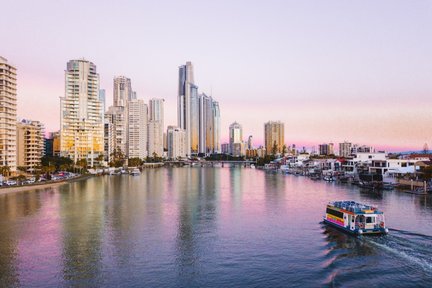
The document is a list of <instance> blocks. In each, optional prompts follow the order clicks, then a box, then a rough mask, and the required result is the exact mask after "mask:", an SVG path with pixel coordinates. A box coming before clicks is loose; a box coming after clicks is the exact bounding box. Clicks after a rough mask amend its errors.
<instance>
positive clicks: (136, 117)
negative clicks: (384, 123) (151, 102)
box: [128, 99, 147, 159]
mask: <svg viewBox="0 0 432 288" xmlns="http://www.w3.org/2000/svg"><path fill="white" fill-rule="evenodd" d="M128 146H129V149H128V157H129V158H135V157H138V158H140V159H144V158H145V157H147V105H146V104H144V100H141V99H132V100H130V101H128Z"/></svg>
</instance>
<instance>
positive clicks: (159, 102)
mask: <svg viewBox="0 0 432 288" xmlns="http://www.w3.org/2000/svg"><path fill="white" fill-rule="evenodd" d="M164 101H165V100H164V99H158V98H153V99H150V101H149V110H150V111H149V122H148V140H147V141H148V155H149V157H153V155H154V153H156V154H157V156H159V157H163V155H164V149H163V144H164V140H163V137H164V105H163V104H164Z"/></svg>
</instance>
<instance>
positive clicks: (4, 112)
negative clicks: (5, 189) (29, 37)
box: [0, 56, 17, 172]
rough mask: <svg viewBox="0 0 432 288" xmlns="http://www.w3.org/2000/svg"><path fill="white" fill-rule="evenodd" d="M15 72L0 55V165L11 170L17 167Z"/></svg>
mask: <svg viewBox="0 0 432 288" xmlns="http://www.w3.org/2000/svg"><path fill="white" fill-rule="evenodd" d="M16 80H17V72H16V68H15V67H14V66H12V65H11V64H9V63H8V61H7V59H6V58H3V57H1V56H0V127H1V129H0V165H1V166H8V167H9V168H10V171H11V172H14V171H16V167H17V159H16V157H17V147H16V129H17V126H16V121H17V112H16V105H17V89H16V84H17V83H16Z"/></svg>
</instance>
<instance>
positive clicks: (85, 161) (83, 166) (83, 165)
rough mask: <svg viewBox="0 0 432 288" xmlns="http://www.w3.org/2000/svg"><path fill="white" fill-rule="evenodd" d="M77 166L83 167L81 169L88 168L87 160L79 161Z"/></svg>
mask: <svg viewBox="0 0 432 288" xmlns="http://www.w3.org/2000/svg"><path fill="white" fill-rule="evenodd" d="M76 165H77V166H79V167H81V168H87V165H88V163H87V159H80V160H78V161H77V163H76Z"/></svg>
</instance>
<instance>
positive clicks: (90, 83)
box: [60, 59, 104, 166]
mask: <svg viewBox="0 0 432 288" xmlns="http://www.w3.org/2000/svg"><path fill="white" fill-rule="evenodd" d="M65 81H66V83H65V96H64V97H61V98H60V106H61V113H60V115H61V116H60V131H61V136H60V151H61V155H62V156H65V157H69V158H71V159H73V160H74V162H75V163H76V162H77V161H78V160H81V159H86V160H87V161H88V164H89V165H90V166H93V165H94V160H95V159H96V158H97V157H98V156H99V155H101V154H103V151H104V143H103V137H104V134H103V122H102V119H103V115H102V113H103V111H102V103H101V101H100V100H99V74H97V72H96V65H95V64H93V63H92V62H89V61H86V60H83V59H82V60H71V61H69V62H68V63H67V67H66V71H65Z"/></svg>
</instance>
